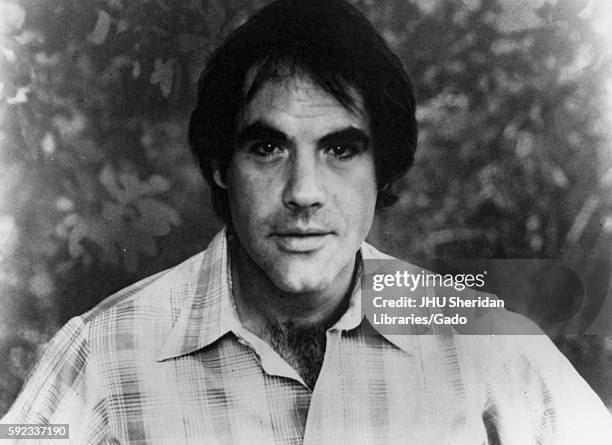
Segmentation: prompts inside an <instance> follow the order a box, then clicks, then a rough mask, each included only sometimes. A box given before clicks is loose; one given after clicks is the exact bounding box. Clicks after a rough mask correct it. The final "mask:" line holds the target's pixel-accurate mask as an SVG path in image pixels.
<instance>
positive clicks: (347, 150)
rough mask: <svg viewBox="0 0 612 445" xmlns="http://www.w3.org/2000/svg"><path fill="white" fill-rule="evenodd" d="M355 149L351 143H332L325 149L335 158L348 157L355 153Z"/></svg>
mask: <svg viewBox="0 0 612 445" xmlns="http://www.w3.org/2000/svg"><path fill="white" fill-rule="evenodd" d="M357 151H358V150H357V149H356V148H355V147H353V146H352V145H345V144H334V145H331V146H330V147H328V149H327V152H328V153H329V154H331V155H332V156H333V157H335V158H336V159H350V158H352V157H353V156H355V155H356V154H357Z"/></svg>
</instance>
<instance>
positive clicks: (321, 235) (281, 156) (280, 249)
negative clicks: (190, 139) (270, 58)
mask: <svg viewBox="0 0 612 445" xmlns="http://www.w3.org/2000/svg"><path fill="white" fill-rule="evenodd" d="M355 99H360V98H359V97H357V96H356V95H355ZM357 103H358V104H359V103H361V101H360V100H358V101H357ZM359 108H362V107H359ZM236 141H237V142H236V146H235V151H234V154H233V157H232V160H231V161H230V164H229V167H228V171H227V177H226V178H227V181H226V184H223V185H225V186H226V188H227V193H228V197H229V203H230V209H231V214H232V222H233V227H234V230H235V232H236V235H237V236H238V239H239V240H240V243H241V245H242V247H243V249H244V251H245V252H246V253H247V255H248V256H249V257H250V258H251V259H252V260H253V262H254V263H255V264H256V265H257V266H258V267H259V268H260V269H261V270H262V271H264V273H265V274H266V275H267V276H268V278H269V279H270V280H271V281H272V283H273V284H274V285H275V286H276V287H277V288H278V289H280V290H282V291H284V292H291V293H305V292H324V291H325V290H326V289H330V288H333V287H334V284H337V283H338V282H342V281H343V280H344V281H346V280H350V276H351V274H352V272H353V267H354V264H355V254H356V252H357V250H358V249H359V246H360V244H361V242H362V241H363V240H364V239H365V237H366V235H367V234H368V232H369V230H370V226H371V224H372V219H373V217H374V208H375V203H376V194H377V187H376V177H375V169H374V155H373V152H372V147H371V136H370V128H369V124H368V117H367V116H366V115H365V113H364V112H351V111H349V110H347V109H346V108H344V107H343V106H342V105H341V104H340V103H339V102H338V101H337V100H336V99H335V98H333V96H330V95H329V94H327V93H326V92H325V91H323V90H322V89H321V88H319V87H318V86H316V85H315V84H314V83H312V82H311V81H310V80H309V79H308V78H304V77H288V78H286V79H284V80H282V81H280V80H279V81H275V82H268V83H266V84H264V86H263V87H261V88H260V89H259V91H258V92H257V93H256V94H255V96H254V97H253V99H252V100H251V102H250V103H249V104H248V105H247V106H246V108H245V110H244V112H243V113H242V114H241V116H240V120H239V122H238V125H237V137H236ZM218 177H219V176H218V175H217V176H216V178H218ZM218 182H219V181H218Z"/></svg>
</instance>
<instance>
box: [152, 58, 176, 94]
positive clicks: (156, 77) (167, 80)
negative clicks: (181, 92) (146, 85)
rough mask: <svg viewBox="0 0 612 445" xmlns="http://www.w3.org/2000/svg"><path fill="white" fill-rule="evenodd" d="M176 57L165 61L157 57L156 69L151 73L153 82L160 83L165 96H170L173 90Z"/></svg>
mask: <svg viewBox="0 0 612 445" xmlns="http://www.w3.org/2000/svg"><path fill="white" fill-rule="evenodd" d="M173 65H174V59H169V60H168V61H167V62H163V61H162V60H161V59H159V58H157V59H155V71H153V74H151V84H153V85H155V84H159V88H160V89H161V92H162V94H163V95H164V97H168V96H169V95H170V92H171V91H172V78H173V77H174V67H173Z"/></svg>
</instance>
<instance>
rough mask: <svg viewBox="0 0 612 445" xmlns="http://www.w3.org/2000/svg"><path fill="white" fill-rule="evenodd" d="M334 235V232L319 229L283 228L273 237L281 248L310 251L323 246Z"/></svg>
mask: <svg viewBox="0 0 612 445" xmlns="http://www.w3.org/2000/svg"><path fill="white" fill-rule="evenodd" d="M332 235H333V232H330V231H324V230H318V229H304V230H281V231H278V232H274V233H273V234H272V238H273V239H274V240H275V241H276V243H277V245H278V247H279V248H280V249H281V250H284V251H286V252H290V253H308V252H313V251H315V250H319V249H321V248H323V247H324V246H325V243H326V242H327V241H328V238H329V237H331V236H332Z"/></svg>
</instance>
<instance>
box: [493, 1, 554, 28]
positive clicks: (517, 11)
mask: <svg viewBox="0 0 612 445" xmlns="http://www.w3.org/2000/svg"><path fill="white" fill-rule="evenodd" d="M537 3H538V2H536V3H529V2H524V1H523V0H504V1H503V2H501V6H502V11H501V14H500V15H499V16H498V17H497V26H498V28H499V30H500V31H501V32H503V33H511V32H518V31H524V30H526V29H533V28H538V27H540V26H542V25H543V22H542V19H541V17H539V16H538V11H537V9H538V8H537V6H538V5H537Z"/></svg>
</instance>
